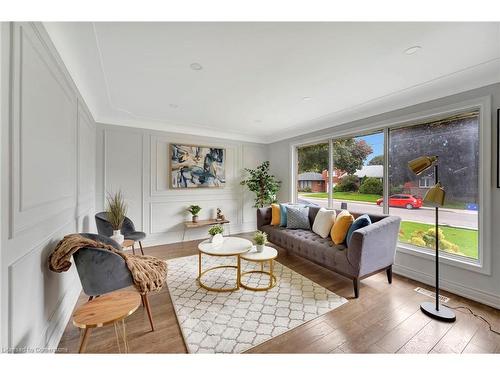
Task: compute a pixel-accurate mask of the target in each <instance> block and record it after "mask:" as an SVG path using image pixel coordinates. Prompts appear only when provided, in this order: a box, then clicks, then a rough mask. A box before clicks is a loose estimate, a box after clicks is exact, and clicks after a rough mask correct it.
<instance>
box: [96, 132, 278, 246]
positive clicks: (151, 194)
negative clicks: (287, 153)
mask: <svg viewBox="0 0 500 375" xmlns="http://www.w3.org/2000/svg"><path fill="white" fill-rule="evenodd" d="M97 134H98V146H97V148H98V152H97V160H99V161H102V163H99V165H98V169H97V190H96V204H97V206H98V209H99V210H101V209H103V207H104V206H105V195H106V192H114V191H116V190H118V189H121V190H122V191H123V193H124V194H125V198H126V200H127V203H128V206H129V212H128V216H129V217H130V218H131V219H132V220H133V221H134V223H135V224H136V227H137V228H138V230H143V231H144V232H146V233H147V238H146V240H145V241H144V243H145V244H146V245H155V244H163V243H171V242H177V241H180V240H181V239H182V235H183V230H184V226H183V221H186V220H190V215H189V213H187V212H186V208H187V206H189V205H191V204H198V205H200V206H201V207H202V211H201V212H200V215H199V216H200V219H208V218H213V217H215V215H216V209H217V207H219V208H220V209H221V210H222V212H223V213H224V215H225V216H226V218H227V219H229V220H230V221H231V226H230V230H231V233H239V232H245V231H251V230H255V228H256V214H255V209H254V208H253V207H252V205H253V195H252V194H251V193H250V192H248V191H246V188H244V187H242V186H240V185H239V182H240V181H241V179H242V172H243V168H245V167H248V168H254V167H256V166H257V165H258V164H260V163H261V162H263V161H265V160H267V156H268V154H267V150H268V149H267V146H265V145H261V144H256V143H245V142H238V141H228V140H227V139H218V138H210V137H198V136H190V135H182V134H178V133H167V132H159V131H153V130H144V129H135V128H128V127H122V126H114V125H104V124H98V130H97ZM170 143H185V144H201V145H209V146H215V147H222V148H225V149H226V185H225V187H224V188H215V189H210V188H204V189H186V190H173V189H170V188H169V173H168V164H169V162H168V147H169V144H170ZM207 229H208V228H203V229H193V230H189V231H188V232H186V240H192V239H198V238H204V237H207V236H208V235H207Z"/></svg>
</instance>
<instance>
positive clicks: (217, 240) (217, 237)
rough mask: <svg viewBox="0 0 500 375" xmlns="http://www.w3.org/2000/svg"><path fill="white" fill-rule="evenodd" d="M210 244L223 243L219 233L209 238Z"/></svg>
mask: <svg viewBox="0 0 500 375" xmlns="http://www.w3.org/2000/svg"><path fill="white" fill-rule="evenodd" d="M210 242H211V243H213V244H221V243H223V242H224V237H223V236H222V234H221V233H217V234H216V235H215V236H211V237H210Z"/></svg>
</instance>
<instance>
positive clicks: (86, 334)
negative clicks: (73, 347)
mask: <svg viewBox="0 0 500 375" xmlns="http://www.w3.org/2000/svg"><path fill="white" fill-rule="evenodd" d="M89 335H90V328H84V329H83V332H81V337H80V345H79V347H78V353H83V352H85V348H86V347H87V342H88V341H89Z"/></svg>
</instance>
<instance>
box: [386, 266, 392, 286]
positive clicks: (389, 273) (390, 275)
mask: <svg viewBox="0 0 500 375" xmlns="http://www.w3.org/2000/svg"><path fill="white" fill-rule="evenodd" d="M385 272H386V273H387V282H388V283H389V284H392V266H390V267H389V268H388V269H386V270H385Z"/></svg>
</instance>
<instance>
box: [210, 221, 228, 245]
mask: <svg viewBox="0 0 500 375" xmlns="http://www.w3.org/2000/svg"><path fill="white" fill-rule="evenodd" d="M223 232H224V228H223V227H222V225H214V226H213V227H210V229H209V230H208V234H209V235H210V242H217V240H216V241H214V239H219V238H220V237H222V233H223ZM216 236H217V237H216Z"/></svg>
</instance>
